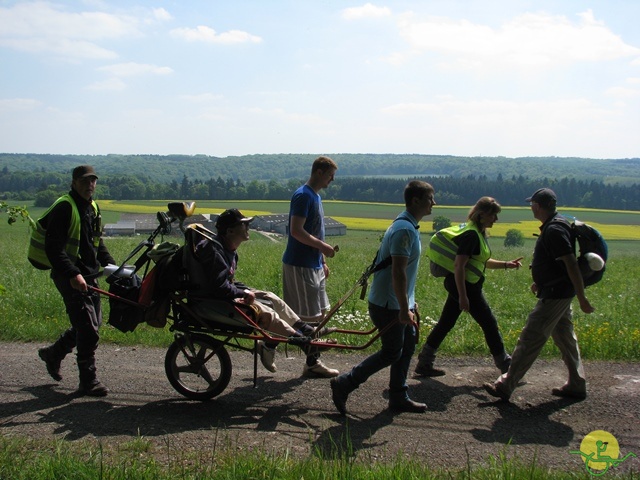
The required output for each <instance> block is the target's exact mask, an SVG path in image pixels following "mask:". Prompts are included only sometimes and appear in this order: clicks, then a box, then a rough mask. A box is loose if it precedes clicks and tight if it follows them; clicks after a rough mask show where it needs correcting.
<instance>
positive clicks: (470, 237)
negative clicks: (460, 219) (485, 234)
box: [453, 230, 480, 257]
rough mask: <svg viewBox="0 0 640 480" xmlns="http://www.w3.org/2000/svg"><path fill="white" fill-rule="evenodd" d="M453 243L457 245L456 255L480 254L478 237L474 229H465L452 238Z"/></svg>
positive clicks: (470, 255)
mask: <svg viewBox="0 0 640 480" xmlns="http://www.w3.org/2000/svg"><path fill="white" fill-rule="evenodd" d="M453 243H455V244H456V245H457V246H458V251H457V252H456V255H468V256H469V257H472V256H474V255H476V256H477V255H480V238H479V237H478V233H477V232H476V231H475V230H467V231H466V232H464V233H462V234H460V235H458V236H457V237H455V238H454V239H453Z"/></svg>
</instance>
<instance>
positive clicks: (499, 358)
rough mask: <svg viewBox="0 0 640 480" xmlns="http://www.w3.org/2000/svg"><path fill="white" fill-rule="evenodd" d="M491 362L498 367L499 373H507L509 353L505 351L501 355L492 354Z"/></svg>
mask: <svg viewBox="0 0 640 480" xmlns="http://www.w3.org/2000/svg"><path fill="white" fill-rule="evenodd" d="M493 363H495V365H496V367H498V368H499V369H500V373H507V372H508V371H509V367H510V366H511V355H509V354H508V353H506V352H504V353H502V354H501V355H494V357H493Z"/></svg>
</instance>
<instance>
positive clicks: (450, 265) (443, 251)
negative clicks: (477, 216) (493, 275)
mask: <svg viewBox="0 0 640 480" xmlns="http://www.w3.org/2000/svg"><path fill="white" fill-rule="evenodd" d="M469 230H473V231H475V232H476V233H477V234H478V238H479V239H480V254H479V255H472V256H471V257H469V261H468V262H467V266H466V268H465V280H466V281H467V282H469V283H478V281H480V279H481V278H482V277H484V271H485V268H486V263H487V260H489V259H490V258H491V249H490V248H489V244H488V243H487V241H486V239H485V238H484V235H482V233H480V230H478V227H477V226H476V225H475V224H474V223H473V222H469V223H461V224H460V225H457V226H454V227H449V228H443V229H442V230H440V231H439V232H436V234H435V235H433V237H431V240H430V241H429V245H428V246H427V256H428V257H429V259H430V260H431V261H432V262H434V263H435V264H437V265H439V266H441V267H443V268H444V269H446V270H447V271H449V272H451V273H453V272H454V264H455V259H456V254H457V252H458V246H457V245H456V244H455V243H454V242H453V239H454V238H456V237H457V236H459V235H461V234H463V233H464V232H467V231H469Z"/></svg>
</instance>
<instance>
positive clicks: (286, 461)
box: [0, 438, 638, 480]
mask: <svg viewBox="0 0 640 480" xmlns="http://www.w3.org/2000/svg"><path fill="white" fill-rule="evenodd" d="M152 450H153V447H152V446H151V445H150V443H149V442H147V441H146V440H145V439H143V438H137V439H134V440H133V441H131V442H125V443H120V444H118V445H116V446H113V445H111V446H110V445H103V444H102V443H100V442H99V443H97V444H96V443H95V442H89V441H80V442H73V443H72V442H66V441H64V440H54V441H53V442H51V441H43V440H38V439H17V438H0V478H3V479H4V478H6V479H9V478H10V479H12V480H48V479H51V478H60V479H68V480H72V479H89V478H91V479H109V480H147V479H149V480H151V479H153V480H169V479H171V480H174V479H183V480H190V479H225V480H233V479H238V480H245V479H276V478H277V479H281V480H288V479H291V480H299V479H302V478H304V479H306V480H325V479H327V480H328V479H331V480H333V479H349V480H379V479H389V480H396V479H418V478H419V479H425V480H431V479H433V480H437V479H441V478H449V479H454V480H455V479H460V480H463V479H465V480H466V479H477V480H521V479H528V480H565V479H566V480H569V479H574V480H575V479H584V480H586V479H588V478H591V477H590V476H589V474H587V473H586V471H581V472H578V473H576V472H565V471H561V470H551V469H549V468H547V467H543V466H541V465H539V464H538V463H537V459H536V458H535V457H534V458H533V459H532V460H530V461H527V462H525V461H523V460H522V459H520V458H518V457H517V456H513V455H511V454H510V452H509V450H508V447H505V451H503V452H502V453H500V454H499V455H498V456H491V457H490V458H488V459H487V461H486V462H484V463H483V464H479V465H476V464H474V465H472V464H470V463H469V464H468V465H466V466H463V467H457V468H441V467H432V466H430V465H429V464H428V462H425V461H424V459H418V458H413V457H411V456H405V455H398V457H397V458H396V459H394V460H392V461H389V462H378V461H375V459H372V458H367V456H366V455H365V456H363V457H362V458H357V457H354V456H352V455H350V453H349V452H342V453H340V454H338V455H336V456H334V457H331V458H324V457H323V456H321V455H318V452H315V451H311V452H309V454H308V455H307V457H306V458H302V459H299V458H294V456H293V455H289V452H287V451H284V452H283V451H278V452H270V451H267V450H265V449H253V450H252V451H245V452H243V454H242V455H238V447H237V446H234V445H233V444H228V445H223V446H220V447H216V448H215V449H214V450H213V451H207V450H202V451H188V452H183V451H180V449H172V448H170V445H167V452H166V458H165V459H164V460H163V461H160V460H158V459H157V458H158V453H159V452H153V451H152ZM154 454H155V455H154ZM612 475H613V477H614V478H620V479H629V480H632V479H634V478H638V477H637V474H634V473H633V472H628V473H622V474H619V475H615V474H613V473H612V474H610V476H612Z"/></svg>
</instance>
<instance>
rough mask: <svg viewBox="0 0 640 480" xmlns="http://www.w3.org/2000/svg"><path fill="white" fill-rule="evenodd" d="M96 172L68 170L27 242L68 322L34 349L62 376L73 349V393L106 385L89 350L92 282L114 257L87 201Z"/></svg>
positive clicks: (95, 392)
mask: <svg viewBox="0 0 640 480" xmlns="http://www.w3.org/2000/svg"><path fill="white" fill-rule="evenodd" d="M97 181H98V175H97V174H96V171H95V169H94V168H93V167H92V166H90V165H81V166H79V167H76V168H75V169H74V170H73V174H72V182H71V191H70V192H69V193H68V194H66V195H63V196H62V197H60V198H59V199H58V200H56V201H55V202H54V204H53V205H52V206H51V207H50V208H49V210H47V211H46V212H45V214H44V215H43V216H42V218H40V219H39V220H38V222H37V231H36V232H35V233H34V235H33V236H32V239H31V244H30V245H29V260H30V261H31V263H32V264H34V266H36V267H38V268H41V269H48V268H51V279H52V280H53V282H54V284H55V286H56V288H57V289H58V291H59V292H60V295H61V296H62V300H63V301H64V304H65V307H66V310H67V315H68V316H69V321H70V322H71V327H70V328H68V329H67V330H66V331H65V332H64V333H63V334H62V335H61V336H60V337H59V338H58V340H56V342H55V343H53V345H51V346H49V347H45V348H41V349H40V350H38V355H39V356H40V358H41V359H42V360H43V361H44V362H45V364H46V366H47V372H48V373H49V375H51V378H53V379H54V380H56V381H60V380H62V375H61V374H60V364H61V362H62V360H63V359H64V357H66V356H67V354H69V353H71V351H72V350H73V349H74V348H75V349H76V355H77V363H78V371H79V376H80V386H79V388H78V394H80V395H90V396H94V397H103V396H105V395H107V393H108V392H109V390H108V389H107V387H105V386H104V385H103V384H102V383H101V382H100V381H99V380H98V378H97V376H96V364H95V352H96V349H97V348H98V340H99V338H100V335H99V331H98V330H99V328H100V325H101V323H102V311H101V307H100V296H99V294H98V293H95V292H92V291H90V290H89V286H97V281H96V279H95V278H96V277H97V274H98V272H99V270H100V265H102V266H106V265H108V264H114V263H115V261H114V259H113V257H112V256H111V254H110V253H109V251H108V250H107V247H106V246H105V245H104V243H103V241H102V237H101V233H102V225H101V223H102V222H101V217H100V210H99V208H98V205H97V204H96V203H95V202H94V201H93V194H94V192H95V189H96V182H97Z"/></svg>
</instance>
